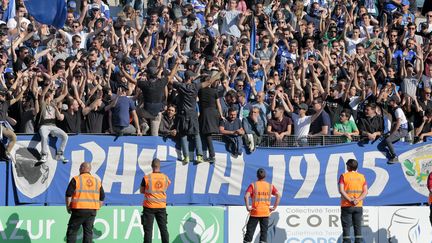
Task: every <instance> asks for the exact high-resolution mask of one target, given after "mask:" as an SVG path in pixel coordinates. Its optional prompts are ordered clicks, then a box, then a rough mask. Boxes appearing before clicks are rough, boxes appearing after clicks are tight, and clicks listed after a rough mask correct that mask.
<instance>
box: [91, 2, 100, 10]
mask: <svg viewBox="0 0 432 243" xmlns="http://www.w3.org/2000/svg"><path fill="white" fill-rule="evenodd" d="M91 9H100V7H99V4H97V3H93V4H92V5H91Z"/></svg>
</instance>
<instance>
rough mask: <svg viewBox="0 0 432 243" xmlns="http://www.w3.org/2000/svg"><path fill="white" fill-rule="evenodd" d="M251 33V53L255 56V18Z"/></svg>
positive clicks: (252, 21) (252, 20)
mask: <svg viewBox="0 0 432 243" xmlns="http://www.w3.org/2000/svg"><path fill="white" fill-rule="evenodd" d="M251 25H252V29H251V33H250V52H251V53H252V54H255V48H256V25H255V17H254V16H252V19H251Z"/></svg>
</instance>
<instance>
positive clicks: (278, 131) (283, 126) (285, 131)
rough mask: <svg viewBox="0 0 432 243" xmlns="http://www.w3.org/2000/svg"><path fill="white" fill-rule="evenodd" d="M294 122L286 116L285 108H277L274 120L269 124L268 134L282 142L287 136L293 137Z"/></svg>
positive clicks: (274, 112)
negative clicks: (292, 126) (292, 127)
mask: <svg viewBox="0 0 432 243" xmlns="http://www.w3.org/2000/svg"><path fill="white" fill-rule="evenodd" d="M291 125H292V120H291V118H289V117H286V116H285V115H284V108H283V106H277V107H276V109H275V110H274V111H273V118H272V119H270V120H269V121H268V123H267V134H269V135H270V136H272V137H274V138H275V139H276V141H278V142H281V141H282V140H283V139H284V137H285V136H288V135H291Z"/></svg>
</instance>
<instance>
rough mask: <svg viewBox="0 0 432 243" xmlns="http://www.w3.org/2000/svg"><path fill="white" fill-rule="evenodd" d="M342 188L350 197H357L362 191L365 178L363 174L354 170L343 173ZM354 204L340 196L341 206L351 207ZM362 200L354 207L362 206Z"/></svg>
mask: <svg viewBox="0 0 432 243" xmlns="http://www.w3.org/2000/svg"><path fill="white" fill-rule="evenodd" d="M343 182H344V189H345V192H346V193H347V194H348V196H350V197H352V198H358V197H360V195H361V194H362V193H363V186H364V184H365V183H366V179H365V177H364V175H363V174H360V173H358V172H356V171H350V172H346V173H344V174H343ZM353 206H354V205H353V204H352V203H351V202H350V201H348V200H346V199H345V198H344V197H341V207H353ZM362 206H363V200H361V201H360V202H359V203H358V204H357V205H356V207H362Z"/></svg>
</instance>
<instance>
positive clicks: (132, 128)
mask: <svg viewBox="0 0 432 243" xmlns="http://www.w3.org/2000/svg"><path fill="white" fill-rule="evenodd" d="M124 2H125V5H124V6H120V9H121V11H120V12H119V13H118V14H114V13H116V12H118V11H112V8H114V6H109V5H107V4H106V2H105V1H101V0H91V1H89V3H88V1H78V0H68V1H67V4H66V7H65V8H66V11H67V13H66V14H65V15H64V16H63V17H64V19H63V20H62V19H56V20H54V22H48V21H45V20H43V21H42V20H41V21H42V22H37V21H36V20H35V19H34V18H33V17H32V16H33V15H35V14H36V13H34V12H32V11H35V10H34V9H33V8H26V6H25V5H23V4H30V3H29V1H24V3H22V1H16V3H17V5H16V9H15V10H16V11H15V16H10V15H9V14H8V13H9V12H10V11H6V10H8V8H9V6H6V5H4V3H2V8H1V9H2V11H0V15H1V16H0V17H1V22H0V40H1V41H0V71H1V72H2V75H0V79H1V80H0V81H1V86H2V88H3V89H4V90H5V91H7V94H8V95H6V96H5V100H14V99H15V100H19V99H17V98H20V99H21V100H19V101H18V102H17V105H10V106H8V105H4V106H2V109H3V110H2V114H4V117H3V118H2V119H3V120H6V119H7V120H8V121H16V124H15V122H9V123H10V124H11V125H12V126H13V127H14V129H15V130H17V131H19V132H24V133H40V134H41V135H42V134H43V135H46V134H47V131H46V129H47V125H49V127H50V128H51V130H54V129H55V130H56V132H55V133H56V135H58V136H60V137H62V138H63V139H62V141H63V143H61V146H60V148H59V149H58V150H59V151H58V152H59V153H60V154H61V153H62V152H63V149H64V145H65V144H66V142H65V141H66V140H67V136H66V133H111V134H117V135H121V134H136V135H141V134H143V135H152V136H157V135H162V136H168V137H171V138H173V140H174V141H181V142H179V143H180V144H181V145H182V150H183V160H184V161H185V162H188V161H189V160H190V159H191V158H192V157H194V156H193V155H189V151H188V150H189V148H188V144H189V141H188V139H191V140H193V141H194V145H195V147H196V150H197V157H196V158H197V161H200V162H201V161H203V156H204V155H205V153H204V151H202V150H203V149H202V148H204V149H206V148H207V149H208V151H209V156H208V158H209V161H214V158H215V152H214V149H213V143H212V138H213V137H214V136H213V135H214V134H216V133H219V132H220V131H219V130H220V129H219V128H220V127H219V124H225V123H227V124H229V122H232V121H236V119H237V118H238V119H239V123H238V124H237V125H238V127H235V129H234V130H240V129H244V130H245V131H246V138H242V136H240V135H239V136H238V141H239V142H238V144H240V141H242V139H246V141H247V142H246V143H245V144H246V145H247V148H248V150H254V149H255V147H256V145H258V144H262V143H261V142H260V141H259V138H263V139H264V138H265V137H266V136H269V137H270V138H271V137H275V138H276V141H278V142H280V143H281V144H282V145H284V146H291V145H302V146H303V145H308V144H312V143H310V141H311V140H313V141H315V140H317V139H316V138H315V137H320V136H341V135H342V136H344V139H345V141H346V142H348V141H357V140H356V139H357V138H356V136H355V130H352V129H351V130H352V131H351V132H348V133H349V134H350V136H351V138H349V137H348V136H346V134H345V135H343V134H344V133H347V132H346V131H345V132H344V131H342V130H340V129H342V128H343V126H342V128H341V125H340V124H342V123H343V124H344V123H345V122H348V123H349V124H350V127H351V128H354V125H356V126H357V127H358V132H359V135H360V136H361V137H362V138H363V140H364V141H366V140H369V141H375V140H377V138H379V137H382V135H384V133H385V132H384V131H387V130H388V131H390V136H389V137H387V138H386V139H385V142H383V144H382V147H385V148H388V152H389V153H390V157H389V159H390V160H391V161H396V160H397V159H396V157H395V156H396V154H394V151H392V144H393V142H395V141H396V140H404V139H405V141H409V140H411V138H410V136H409V134H411V133H408V131H409V130H413V131H414V132H413V133H412V134H413V135H417V136H420V138H424V137H425V136H427V135H424V134H427V132H428V131H427V130H428V116H427V115H425V113H426V112H425V111H427V110H428V109H430V108H431V107H430V106H431V105H430V93H431V87H432V85H431V84H432V66H431V64H432V54H431V53H432V42H431V32H432V12H427V11H426V12H425V13H423V14H424V16H422V15H421V13H418V12H416V9H415V6H413V4H411V3H410V1H401V4H396V2H395V1H385V3H384V4H383V5H381V4H377V3H375V2H376V1H375V2H374V1H348V2H346V1H341V0H336V1H320V3H321V4H320V3H318V2H316V1H306V2H305V3H303V2H302V1H297V0H296V1H289V2H287V3H283V4H282V3H281V2H280V1H258V2H256V3H252V2H251V1H243V0H242V1H237V0H229V1H227V2H226V4H223V3H222V2H220V1H209V2H206V1H192V2H185V1H182V0H167V1H150V2H148V4H143V3H144V2H143V1H141V0H134V1H129V0H128V1H124ZM144 5H145V6H147V8H146V9H144ZM59 12H60V11H59ZM381 13H382V14H381ZM423 19H425V20H423ZM62 21H66V23H62ZM216 73H219V74H217V75H216ZM21 79H24V80H26V81H23V80H21ZM210 80H211V83H209V81H210ZM23 84H24V85H23ZM210 84H211V86H210ZM207 86H208V87H207ZM20 93H23V95H22V97H19V94H20ZM197 98H198V99H197ZM396 100H398V102H399V101H400V102H399V103H400V106H401V107H400V108H398V107H397V102H396ZM41 102H43V103H42V104H41ZM47 107H49V108H50V112H49V114H48V113H47V110H46V109H47ZM174 107H176V109H175V108H174ZM254 107H257V108H258V109H259V113H258V115H259V119H258V122H256V121H257V117H256V114H255V112H256V111H257V110H256V109H254ZM281 107H282V108H281ZM309 107H311V108H312V109H311V111H310V113H308V110H309ZM389 107H390V109H388V108H389ZM42 108H43V109H42ZM169 109H171V111H168V110H169ZM172 109H174V110H175V112H174V113H175V119H174V120H173V119H172V118H173V111H172ZM57 111H58V114H57ZM234 111H236V117H235V118H236V119H234V117H232V118H230V119H228V118H229V116H230V114H229V113H233V112H234ZM344 112H345V113H344ZM251 113H253V114H251ZM271 114H274V117H273V118H272V117H271ZM341 114H352V118H351V119H350V120H349V121H348V120H347V121H345V119H348V117H345V116H343V119H344V120H343V121H342V120H341V119H340V118H341V116H340V115H341ZM231 115H232V114H231ZM392 116H393V119H391V118H390V117H392ZM404 117H405V118H404ZM315 118H316V119H315ZM60 120H62V121H60ZM351 120H352V121H351ZM383 120H385V121H389V120H392V121H393V122H395V121H399V122H396V123H395V125H394V126H393V127H392V126H391V125H390V126H389V125H387V124H388V122H386V123H384V122H383ZM405 120H406V124H407V125H405ZM221 121H222V123H220V122H221ZM286 121H292V125H293V126H292V127H291V125H288V124H291V122H286ZM261 122H262V123H263V124H262V125H263V127H264V128H269V129H264V134H262V133H261V131H260V129H261ZM341 122H342V123H341ZM384 124H385V125H384ZM57 125H58V126H59V127H60V128H62V129H58V130H57V129H56V128H54V127H57ZM225 125H226V124H225ZM405 126H407V127H406V128H405ZM57 128H58V127H57ZM44 129H45V130H44ZM401 129H402V130H401ZM51 130H50V131H51ZM405 130H406V132H405ZM63 133H64V134H63ZM396 133H397V134H396ZM275 134H278V135H275ZM291 134H292V135H293V136H295V138H296V142H295V143H288V142H286V139H285V140H284V139H282V138H284V136H286V135H289V136H291ZM422 134H423V137H422ZM225 135H226V134H225ZM249 135H252V136H249ZM5 136H6V135H5ZM405 137H406V138H405ZM41 139H42V144H43V146H42V154H43V156H42V157H43V158H45V154H46V153H47V151H46V150H47V148H46V146H45V145H46V144H47V142H48V140H47V139H48V138H41ZM236 139H237V138H236ZM11 141H13V139H11ZM251 141H253V143H252V142H251ZM284 141H285V142H284ZM9 144H12V145H13V142H12V143H9ZM384 145H385V146H384ZM239 149H240V148H236V149H233V151H232V152H234V154H239V151H240V150H239ZM386 150H387V149H386ZM8 151H10V150H9V147H8Z"/></svg>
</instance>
